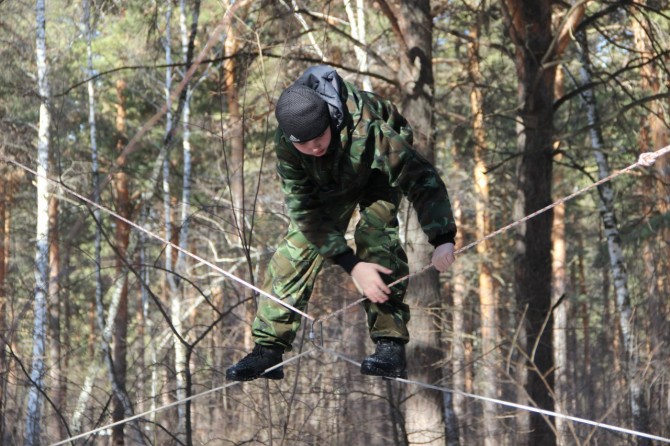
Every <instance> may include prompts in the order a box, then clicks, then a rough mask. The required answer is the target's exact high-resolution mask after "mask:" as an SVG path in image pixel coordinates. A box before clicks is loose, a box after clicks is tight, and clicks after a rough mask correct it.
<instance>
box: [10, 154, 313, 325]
mask: <svg viewBox="0 0 670 446" xmlns="http://www.w3.org/2000/svg"><path fill="white" fill-rule="evenodd" d="M0 159H1V160H3V161H5V162H6V163H9V164H13V165H15V166H16V167H19V168H21V169H24V170H25V171H26V172H30V173H32V174H33V175H35V176H36V177H42V178H44V179H46V180H47V181H49V182H51V183H53V184H55V185H57V186H58V187H60V188H62V189H63V190H64V191H66V192H67V193H69V194H71V195H73V196H74V197H77V198H78V199H80V200H81V201H83V202H85V203H88V204H90V205H91V206H93V207H95V208H97V209H100V210H101V211H103V212H106V213H107V214H109V215H111V216H113V217H115V218H117V219H118V220H121V221H122V222H124V223H127V224H129V225H130V226H132V227H133V228H135V229H137V230H138V231H141V232H144V233H145V234H147V235H148V236H150V237H152V238H154V239H156V240H159V241H161V242H163V243H165V244H166V245H169V246H171V247H172V248H174V249H176V250H178V251H180V252H182V253H184V254H185V255H187V256H189V257H191V258H193V259H195V260H197V261H199V262H201V263H203V264H205V265H207V266H209V267H210V268H212V269H213V270H215V271H217V272H219V273H221V274H223V275H224V276H226V277H227V278H229V279H231V280H234V281H235V282H238V283H239V284H241V285H243V286H246V287H248V288H251V289H252V290H254V291H256V292H257V293H259V294H262V295H263V296H265V297H267V298H269V299H272V300H273V301H275V302H277V303H278V304H280V305H282V306H284V307H286V308H288V309H289V310H291V311H293V312H295V313H297V314H299V315H301V316H302V317H305V318H307V319H309V320H311V321H313V320H314V317H313V316H310V315H309V314H307V313H305V312H304V311H301V310H299V309H297V308H295V307H294V306H292V305H290V304H288V303H286V302H284V301H282V300H281V299H279V298H278V297H275V296H273V295H272V294H270V293H267V292H265V291H263V290H262V289H260V288H258V287H256V286H255V285H252V284H250V283H249V282H247V281H245V280H243V279H241V278H239V277H237V276H235V275H234V274H232V273H230V272H228V271H226V270H224V269H222V268H221V267H219V266H217V265H215V264H214V263H212V262H210V261H209V260H205V259H204V258H202V257H200V256H199V255H197V254H194V253H192V252H190V251H188V250H187V249H184V248H182V247H180V246H178V245H175V244H174V243H172V242H170V241H169V240H166V239H165V238H163V237H161V236H160V235H157V234H154V233H153V232H151V231H149V230H148V229H145V228H143V227H142V226H140V225H138V224H137V223H135V222H133V221H131V220H128V219H127V218H125V217H122V216H121V215H119V214H117V213H116V212H114V211H112V210H111V209H107V208H106V207H104V206H102V205H100V204H97V203H94V202H93V201H91V200H89V199H88V198H86V197H85V196H83V195H81V194H80V193H78V192H76V191H74V190H72V189H70V188H69V187H67V186H65V185H64V184H63V183H61V182H59V181H56V180H54V179H51V178H49V177H47V176H45V175H41V174H39V173H37V172H36V171H35V170H33V169H31V168H30V167H28V166H25V165H24V164H21V163H20V162H18V161H15V160H13V159H10V158H7V157H6V156H4V155H0Z"/></svg>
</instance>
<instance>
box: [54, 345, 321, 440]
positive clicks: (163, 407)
mask: <svg viewBox="0 0 670 446" xmlns="http://www.w3.org/2000/svg"><path fill="white" fill-rule="evenodd" d="M315 350H316V349H315V348H312V349H309V350H307V351H304V352H302V353H300V354H298V355H295V356H291V357H290V358H289V359H287V360H286V361H283V362H280V363H279V364H276V365H274V366H272V367H270V368H268V369H266V370H265V371H264V372H263V373H267V372H270V371H272V370H274V369H277V368H279V367H282V366H283V365H285V364H288V363H290V362H293V361H295V360H296V359H298V358H300V357H301V356H305V355H307V354H308V353H311V352H313V351H315ZM242 382H243V381H234V382H231V383H228V384H224V385H222V386H219V387H215V388H213V389H209V390H205V391H204V392H200V393H197V394H195V395H191V396H189V397H188V398H184V399H182V400H179V401H175V402H172V403H169V404H166V405H164V406H160V407H157V408H155V409H151V410H147V411H146V412H142V413H140V414H137V415H133V416H131V417H128V418H124V419H123V420H119V421H116V422H114V423H110V424H107V425H105V426H102V427H98V428H96V429H93V430H90V431H88V432H84V433H83V434H79V435H76V436H74V437H70V438H66V439H65V440H61V441H59V442H57V443H51V444H50V445H49V446H60V445H62V444H65V443H70V442H72V441H75V440H80V439H82V438H86V437H90V436H91V435H94V434H97V433H98V432H102V431H104V430H106V429H110V428H112V427H114V426H119V425H121V424H125V423H128V422H129V421H133V420H136V419H138V418H143V417H146V416H147V415H151V414H152V413H155V412H159V411H162V410H165V409H169V408H170V407H174V406H178V405H180V404H184V403H185V402H187V401H191V400H194V399H196V398H200V397H201V396H205V395H209V394H210V393H214V392H218V391H219V390H223V389H226V388H228V387H232V386H234V385H236V384H240V383H242Z"/></svg>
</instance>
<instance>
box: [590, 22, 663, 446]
mask: <svg viewBox="0 0 670 446" xmlns="http://www.w3.org/2000/svg"><path fill="white" fill-rule="evenodd" d="M577 40H578V41H579V44H580V50H581V51H580V58H581V62H582V65H581V66H580V77H581V83H582V85H591V82H592V76H591V62H590V56H589V49H588V42H587V40H586V36H585V35H584V33H583V32H579V33H578V34H577ZM582 98H583V100H584V102H585V103H586V107H587V114H588V123H589V127H590V136H591V148H592V152H593V154H594V156H595V159H596V164H597V165H598V179H602V178H606V177H607V176H609V175H610V168H609V164H608V161H607V157H606V155H605V153H604V152H603V148H604V146H605V142H604V140H603V136H602V132H601V128H600V118H599V113H598V107H597V103H596V98H595V95H594V93H593V91H592V90H586V91H584V92H583V93H582ZM598 192H599V196H600V218H601V220H602V223H603V228H604V231H605V237H606V238H607V248H608V253H609V258H610V269H611V272H612V277H613V279H614V289H615V293H616V301H617V308H618V310H619V324H620V326H621V335H622V338H623V347H624V355H625V357H626V360H625V375H626V378H627V380H628V391H629V398H630V400H629V404H630V409H631V414H632V417H633V426H634V428H635V430H638V431H641V432H649V427H650V426H649V410H648V407H647V403H646V401H645V396H644V389H643V387H642V381H641V379H642V378H641V376H640V374H639V372H638V354H639V353H638V345H637V344H636V342H635V334H634V328H635V327H634V322H635V320H634V318H633V309H632V307H631V302H630V294H629V291H628V274H627V272H626V263H625V259H624V257H623V251H622V245H621V236H620V234H619V228H618V223H617V217H616V212H615V209H614V189H613V187H612V184H611V183H610V182H606V183H604V184H601V185H600V186H598ZM637 444H638V446H643V445H644V446H647V445H651V440H649V439H647V438H643V437H637Z"/></svg>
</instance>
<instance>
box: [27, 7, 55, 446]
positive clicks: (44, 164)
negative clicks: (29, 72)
mask: <svg viewBox="0 0 670 446" xmlns="http://www.w3.org/2000/svg"><path fill="white" fill-rule="evenodd" d="M36 8H37V16H36V21H37V38H36V49H35V53H36V59H37V87H38V93H39V95H40V113H39V115H40V118H39V119H40V121H39V127H38V137H37V174H38V175H37V177H36V178H35V182H36V183H37V214H36V216H35V219H36V221H37V224H36V237H35V239H36V244H35V298H34V303H33V305H34V318H35V319H34V325H33V357H32V365H31V371H30V384H29V385H30V390H29V393H28V402H27V406H26V425H25V437H24V444H25V445H26V446H33V445H35V446H36V445H39V444H40V426H41V424H42V423H41V421H42V420H41V416H42V401H43V399H44V395H43V392H44V372H45V368H44V355H45V348H46V346H45V343H46V332H45V331H46V321H47V303H46V298H47V293H48V291H49V183H48V181H47V179H46V177H47V175H48V172H49V134H50V125H51V113H50V111H49V98H50V91H49V82H48V74H47V69H48V66H47V47H46V17H45V1H44V0H37V3H36Z"/></svg>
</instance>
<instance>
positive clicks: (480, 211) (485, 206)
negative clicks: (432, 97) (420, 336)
mask: <svg viewBox="0 0 670 446" xmlns="http://www.w3.org/2000/svg"><path fill="white" fill-rule="evenodd" d="M478 20H479V19H478ZM470 35H471V36H472V39H471V40H470V41H469V42H468V75H469V76H470V82H471V85H472V87H471V90H470V109H471V111H472V134H473V139H474V146H475V147H474V152H475V153H474V155H475V168H474V180H475V193H476V198H475V221H476V225H477V226H476V230H477V239H482V238H484V237H485V236H486V235H488V234H490V233H491V232H492V229H493V225H492V224H491V217H490V212H491V203H490V201H489V182H488V177H487V174H486V171H487V166H486V161H485V154H486V147H487V145H488V144H487V141H486V129H485V128H484V110H483V106H484V94H483V92H482V89H481V85H482V75H481V71H480V67H479V23H477V24H476V25H475V26H472V27H471V28H470ZM477 254H478V258H479V314H480V318H481V349H482V352H481V354H482V361H481V367H482V373H481V376H482V384H481V386H482V394H483V395H484V396H485V397H487V398H497V397H498V374H497V371H496V370H497V367H498V357H499V354H498V347H497V344H498V341H497V337H498V336H497V330H498V321H497V319H498V318H497V316H496V314H497V311H498V296H497V293H496V289H495V284H494V281H493V274H492V270H491V263H493V262H494V261H495V260H494V259H493V257H494V256H495V250H494V249H493V247H492V246H491V243H490V242H489V241H488V240H485V241H483V242H481V243H479V244H478V245H477ZM483 406H484V413H483V415H484V416H483V419H482V422H483V427H484V429H483V430H484V432H483V435H484V445H486V446H495V445H497V444H498V443H499V441H500V433H499V430H500V429H499V427H498V416H497V406H496V405H495V404H494V403H491V402H484V403H483Z"/></svg>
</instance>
